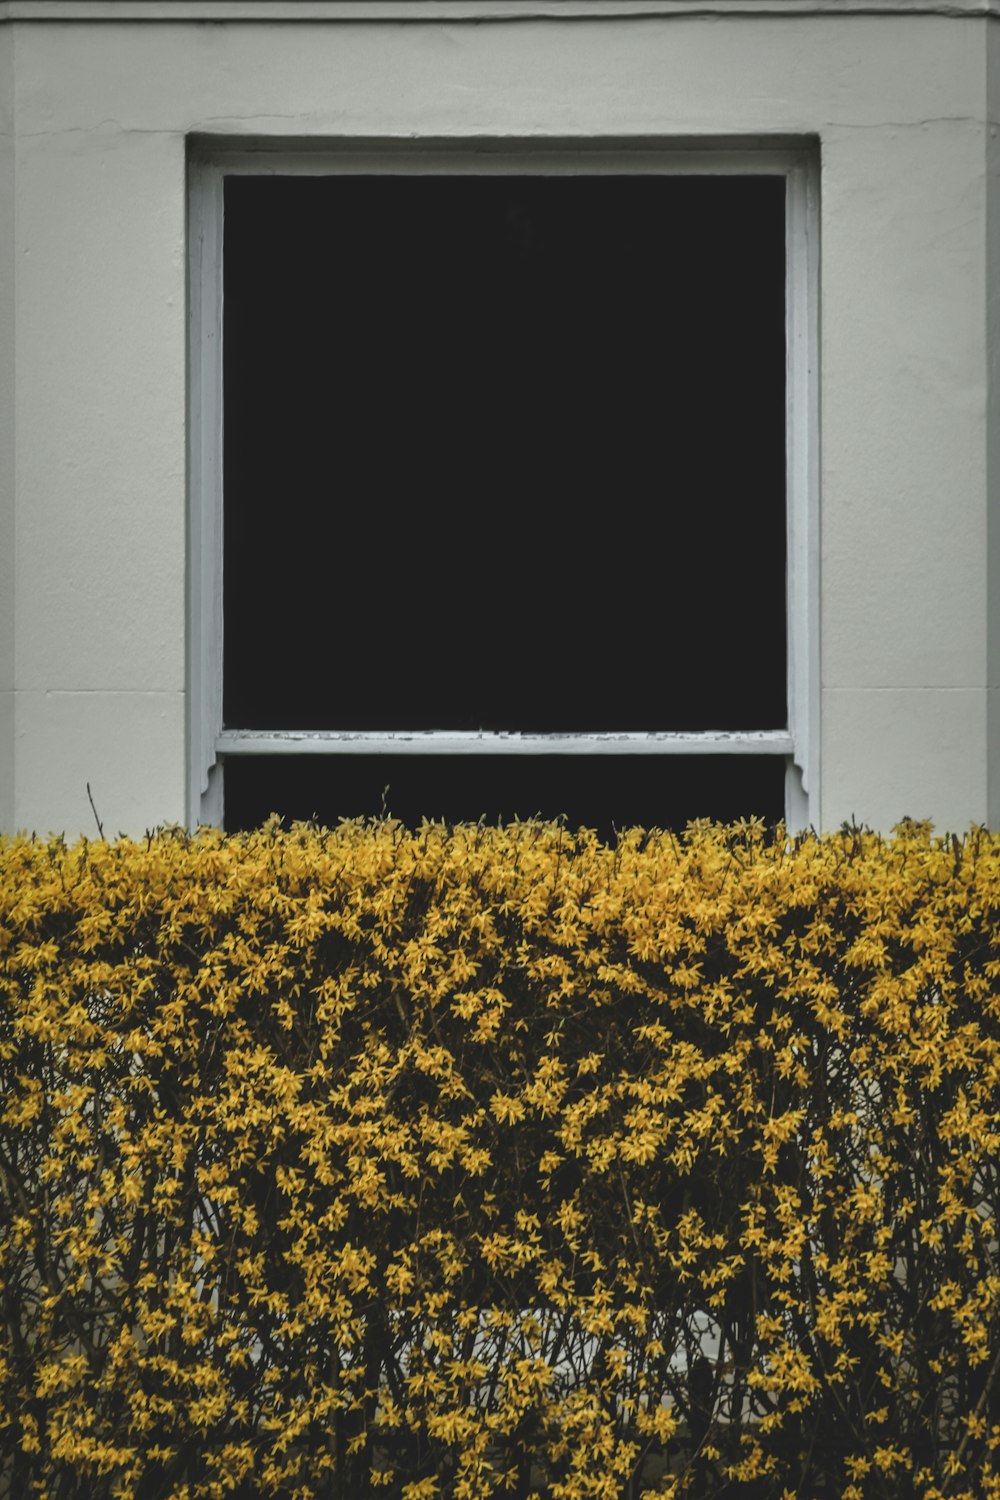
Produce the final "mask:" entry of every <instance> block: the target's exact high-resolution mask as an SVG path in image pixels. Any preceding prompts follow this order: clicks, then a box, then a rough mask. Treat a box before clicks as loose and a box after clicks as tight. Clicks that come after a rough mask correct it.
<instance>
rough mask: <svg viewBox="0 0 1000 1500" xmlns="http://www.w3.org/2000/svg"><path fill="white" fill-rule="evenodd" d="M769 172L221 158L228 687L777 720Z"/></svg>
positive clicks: (256, 709) (779, 461)
mask: <svg viewBox="0 0 1000 1500" xmlns="http://www.w3.org/2000/svg"><path fill="white" fill-rule="evenodd" d="M784 282H785V217H784V179H783V178H781V177H762V176H745V177H732V176H730V177H725V176H713V177H689V176H666V175H650V176H633V175H625V176H620V177H614V176H607V175H596V176H589V177H588V176H586V175H576V174H574V175H566V176H547V177H541V176H537V177H532V176H523V175H516V176H515V175H511V176H497V175H489V176H455V175H445V176H427V175H396V176H391V175H372V176H355V175H340V176H338V175H333V176H316V177H285V178H281V177H250V176H230V177H227V179H226V183H225V250H224V335H225V337H224V348H225V364H224V387H225V411H224V423H225V447H224V472H225V480H224V486H225V490H224V516H225V522H224V525H225V547H224V638H225V644H224V684H225V697H224V716H225V721H226V723H227V724H228V725H231V726H236V727H242V728H259V729H268V728H309V729H355V730H364V729H368V730H380V729H381V730H385V729H396V730H403V729H480V728H482V729H509V730H522V731H553V732H556V731H573V730H578V731H602V730H630V729H641V730H690V729H761V728H778V727H781V726H783V725H784V724H785V722H786V715H787V709H786V701H785V691H786V690H785V676H786V593H785V525H786V523H785V337H784V305H785V291H784Z"/></svg>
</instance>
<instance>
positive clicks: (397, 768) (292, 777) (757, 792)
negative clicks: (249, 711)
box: [225, 755, 785, 839]
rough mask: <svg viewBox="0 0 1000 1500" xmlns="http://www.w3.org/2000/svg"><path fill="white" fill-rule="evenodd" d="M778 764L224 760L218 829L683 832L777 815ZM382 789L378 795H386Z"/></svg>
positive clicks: (626, 759) (664, 759)
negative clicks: (437, 824)
mask: <svg viewBox="0 0 1000 1500" xmlns="http://www.w3.org/2000/svg"><path fill="white" fill-rule="evenodd" d="M784 781H785V762H784V760H783V758H782V757H781V756H774V755H772V756H764V755H759V756H751V755H705V756H687V755H669V756H655V757H654V756H646V755H642V756H637V755H630V756H624V755H622V756H618V755H587V756H581V755H575V756H556V755H538V756H535V755H507V756H501V755H476V756H442V755H399V756H391V755H338V756H319V755H301V756H293V755H273V756H259V757H258V756H233V757H232V758H230V759H229V760H227V762H226V797H225V801H226V816H225V826H226V828H227V830H228V831H230V832H239V831H240V830H242V829H246V828H254V827H256V826H257V825H258V824H260V823H262V822H263V821H264V819H265V818H266V817H267V816H268V815H269V814H270V813H272V812H277V813H280V814H281V815H282V816H283V817H285V818H287V819H300V818H301V819H304V818H315V819H317V820H318V821H319V822H321V823H324V824H329V825H332V824H335V823H337V822H338V820H339V819H341V818H353V817H365V816H376V815H378V814H379V813H380V812H381V811H382V808H383V793H384V805H385V807H386V808H387V810H388V812H389V813H390V814H392V815H393V816H394V817H398V818H401V819H402V821H403V822H404V823H406V824H408V825H409V826H411V827H413V826H416V825H417V824H418V823H419V822H420V820H421V818H422V817H429V818H444V819H446V820H447V821H449V822H453V823H456V822H475V821H476V820H477V819H478V818H479V817H480V816H481V815H485V817H486V820H487V821H488V822H490V823H496V822H497V821H498V820H500V821H504V822H508V821H510V820H512V819H513V818H515V817H522V818H527V817H533V816H534V815H535V814H539V815H541V816H542V817H544V818H557V817H559V816H561V815H565V817H566V819H567V820H568V822H569V825H570V827H572V828H577V827H580V826H581V825H586V826H587V827H589V828H596V829H597V830H598V832H599V833H600V834H601V836H602V837H604V838H607V839H611V838H613V837H614V832H615V829H616V828H617V829H620V828H628V827H635V826H641V827H646V828H652V827H658V828H674V829H682V828H683V827H684V826H685V824H686V823H688V822H689V821H690V820H691V819H692V818H713V819H717V820H720V821H724V822H731V821H733V820H735V819H737V818H741V817H749V816H750V815H751V814H756V815H758V816H760V817H763V818H765V819H766V820H767V822H768V823H775V822H777V821H778V820H779V819H780V818H782V817H783V816H784ZM386 787H388V790H387V791H386V790H385V788H386Z"/></svg>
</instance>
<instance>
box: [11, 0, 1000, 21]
mask: <svg viewBox="0 0 1000 1500" xmlns="http://www.w3.org/2000/svg"><path fill="white" fill-rule="evenodd" d="M692 16H693V17H698V16H706V17H729V16H732V17H743V16H770V17H775V16H780V17H781V18H782V19H786V18H789V17H798V16H837V17H851V16H945V17H950V18H952V19H954V20H969V19H972V20H981V19H983V18H994V19H995V18H996V17H998V16H1000V0H0V25H2V24H3V23H4V22H6V21H18V22H22V21H40V22H44V21H84V22H86V21H98V22H100V21H152V22H157V21H159V22H183V21H231V22H241V21H244V22H246V21H249V22H260V21H270V22H273V21H281V22H295V21H311V22H316V21H324V22H331V21H332V22H337V21H394V22H397V23H398V22H400V21H416V22H420V21H448V22H453V21H478V22H482V21H523V20H538V19H552V20H559V21H574V20H583V21H586V20H614V21H622V20H635V19H641V18H644V17H647V18H648V17H659V18H663V19H668V20H669V19H673V18H674V17H692Z"/></svg>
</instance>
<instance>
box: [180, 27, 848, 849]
mask: <svg viewBox="0 0 1000 1500" xmlns="http://www.w3.org/2000/svg"><path fill="white" fill-rule="evenodd" d="M382 3H385V4H390V3H391V0H382ZM470 168H471V169H472V170H474V171H476V172H485V173H492V172H496V173H501V172H512V171H518V170H521V171H523V170H526V169H530V170H531V171H532V172H546V171H551V172H559V173H566V172H570V173H572V172H578V173H587V174H596V173H612V174H621V173H629V172H633V173H649V172H656V171H659V172H664V173H676V174H682V173H688V174H702V175H704V174H709V173H718V174H733V173H740V174H745V173H754V174H762V173H764V174H772V175H773V174H776V173H780V174H782V175H784V176H785V177H786V180H787V184H788V186H787V204H788V208H787V217H786V226H787V227H786V246H787V263H788V278H787V293H786V325H787V349H788V354H787V358H788V373H787V379H786V400H787V413H786V433H787V444H788V449H787V492H788V559H787V591H788V595H787V596H788V656H789V660H788V713H789V719H788V727H787V728H785V729H774V730H768V731H746V732H732V733H726V732H718V731H706V732H691V733H662V734H651V733H646V732H641V731H640V732H629V733H626V732H624V731H623V732H621V733H610V734H581V735H526V734H516V733H496V734H486V733H477V732H470V733H468V734H456V733H452V732H445V731H428V732H420V733H406V732H396V733H345V732H318V731H317V732H310V731H272V732H268V731H255V730H250V729H226V730H223V729H222V464H221V453H222V351H221V327H222V236H221V225H222V186H223V178H224V176H225V175H226V174H230V173H245V174H254V175H261V174H281V175H284V174H311V175H326V174H327V173H330V172H337V173H352V172H373V171H380V172H399V171H405V172H408V173H428V174H440V173H449V172H468V171H469V170H470ZM189 180H190V191H191V207H190V215H189V224H190V246H191V249H190V259H189V264H190V268H191V269H190V275H191V291H190V309H191V378H190V391H191V412H190V419H191V426H190V432H191V463H190V476H191V497H190V539H191V542H190V546H191V553H190V567H189V576H190V578H191V590H190V593H191V600H190V602H191V611H190V631H191V635H190V648H189V654H188V661H189V685H190V693H189V701H190V706H191V710H190V724H189V745H190V756H191V759H190V770H189V820H190V822H191V823H192V825H193V824H195V823H198V822H206V823H209V822H212V823H217V822H221V819H222V786H221V774H220V773H221V767H220V764H219V759H218V758H219V757H220V756H223V755H263V754H267V755H290V754H311V755H342V754H496V753H498V752H499V753H515V754H540V755H567V754H573V755H575V754H641V755H650V754H654V755H678V754H698V755H701V754H704V755H760V754H764V755H783V756H784V757H785V758H786V761H787V767H788V769H787V775H786V819H787V821H788V823H789V826H790V827H791V828H792V829H793V830H794V829H797V828H800V827H803V826H806V825H807V824H808V823H810V822H812V823H816V822H817V821H818V791H819V775H818V770H819V767H818V750H819V733H818V706H819V639H818V624H819V607H818V598H819V546H818V525H819V496H818V473H819V466H818V459H817V438H818V391H817V372H818V312H817V303H818V225H819V218H818V192H819V182H818V170H817V163H816V160H815V153H814V151H813V150H810V149H809V148H807V147H806V146H804V145H803V144H801V143H799V144H797V145H796V146H795V147H794V148H792V147H782V148H776V147H775V145H774V143H773V142H767V143H763V144H755V143H754V142H752V141H747V142H745V143H740V144H739V145H738V146H734V145H732V144H731V143H730V144H729V145H727V146H725V147H720V146H718V145H712V144H711V143H708V142H703V143H695V144H694V145H693V146H691V147H688V146H686V145H685V146H684V147H683V148H682V147H680V146H679V145H678V143H677V142H676V141H672V142H666V141H664V142H662V143H658V142H656V141H654V140H648V139H647V140H643V141H640V142H636V144H635V145H634V146H628V147H625V146H622V145H620V144H618V143H615V144H614V145H610V144H609V143H606V142H602V141H594V142H589V143H588V142H586V141H584V142H577V141H574V142H571V143H562V142H554V141H551V140H544V141H531V140H525V141H522V142H519V143H511V142H510V141H509V140H507V141H504V142H503V143H502V144H501V143H497V142H492V141H470V142H468V143H466V144H465V145H464V146H461V147H459V146H456V144H455V142H454V141H452V142H448V143H446V144H443V143H437V142H423V143H421V142H416V143H414V142H412V141H411V142H408V143H405V146H404V145H403V144H402V143H399V142H394V141H389V142H366V143H360V144H359V143H358V142H357V141H354V142H343V141H341V142H335V141H325V142H317V143H315V144H314V145H313V146H311V147H310V148H306V149H295V150H290V149H288V148H286V147H282V146H278V147H275V148H271V147H270V146H268V145H267V143H261V144H258V145H257V146H256V148H254V147H253V146H251V147H247V145H246V144H245V143H240V144H239V145H238V146H234V147H230V146H227V145H225V144H222V145H214V146H213V145H211V144H209V143H201V144H199V145H198V147H197V148H196V149H195V150H194V152H193V154H192V160H191V165H190V179H189Z"/></svg>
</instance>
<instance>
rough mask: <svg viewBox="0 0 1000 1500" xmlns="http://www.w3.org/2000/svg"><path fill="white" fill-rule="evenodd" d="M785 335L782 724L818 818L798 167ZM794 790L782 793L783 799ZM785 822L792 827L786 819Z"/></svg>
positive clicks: (814, 588)
mask: <svg viewBox="0 0 1000 1500" xmlns="http://www.w3.org/2000/svg"><path fill="white" fill-rule="evenodd" d="M785 246H786V250H785V253H786V260H787V266H788V275H787V280H786V302H785V329H786V333H785V337H786V347H787V376H786V392H787V403H788V404H787V410H786V421H785V434H786V450H785V451H786V460H785V461H786V471H787V480H786V483H787V490H788V547H787V555H788V725H789V728H790V729H791V731H792V734H793V736H794V739H795V752H794V765H795V769H796V770H797V772H798V776H799V781H800V788H801V795H800V796H798V798H797V801H798V803H799V806H800V810H804V809H805V808H806V807H808V809H809V811H810V813H811V815H812V821H814V822H815V821H816V820H817V817H818V792H819V749H820V734H819V712H820V690H819V687H820V653H819V620H820V614H819V593H820V576H819V572H820V551H819V524H820V512H819V170H818V164H817V163H816V162H815V161H814V160H805V159H802V160H800V161H798V162H797V163H796V164H795V165H794V166H793V168H792V170H791V171H790V173H789V175H788V190H787V197H786V239H785ZM792 796H793V790H792V789H791V788H790V789H789V799H788V800H789V801H791V800H792ZM788 821H789V824H792V823H793V822H795V821H797V820H796V819H793V817H792V816H791V810H790V808H789V815H788Z"/></svg>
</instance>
